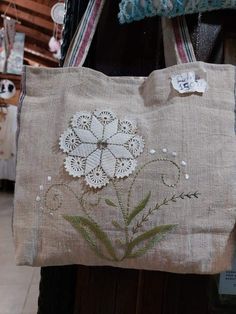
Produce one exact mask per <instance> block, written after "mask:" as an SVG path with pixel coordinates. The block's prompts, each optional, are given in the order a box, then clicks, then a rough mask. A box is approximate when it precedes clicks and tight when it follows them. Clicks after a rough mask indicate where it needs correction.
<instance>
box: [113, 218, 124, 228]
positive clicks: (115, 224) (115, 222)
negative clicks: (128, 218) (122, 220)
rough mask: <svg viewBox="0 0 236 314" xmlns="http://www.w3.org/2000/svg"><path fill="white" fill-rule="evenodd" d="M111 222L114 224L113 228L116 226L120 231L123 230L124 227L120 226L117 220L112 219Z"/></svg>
mask: <svg viewBox="0 0 236 314" xmlns="http://www.w3.org/2000/svg"><path fill="white" fill-rule="evenodd" d="M112 224H113V226H114V227H115V228H117V229H118V230H121V231H123V230H124V228H122V227H121V225H120V224H118V222H117V221H115V220H112Z"/></svg>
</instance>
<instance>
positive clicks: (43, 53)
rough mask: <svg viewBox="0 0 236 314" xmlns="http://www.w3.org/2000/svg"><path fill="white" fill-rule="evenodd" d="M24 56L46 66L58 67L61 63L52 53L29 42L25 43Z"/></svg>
mask: <svg viewBox="0 0 236 314" xmlns="http://www.w3.org/2000/svg"><path fill="white" fill-rule="evenodd" d="M24 57H25V58H26V59H27V58H28V59H31V60H32V61H34V62H36V63H38V64H40V65H44V66H51V67H57V66H58V64H59V60H57V59H55V58H54V57H53V55H52V53H50V52H49V51H47V50H45V49H42V48H39V47H38V46H36V45H32V44H29V43H26V45H25V48H24Z"/></svg>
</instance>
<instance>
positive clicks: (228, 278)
mask: <svg viewBox="0 0 236 314" xmlns="http://www.w3.org/2000/svg"><path fill="white" fill-rule="evenodd" d="M219 294H229V295H236V257H235V260H234V265H233V269H232V271H226V272H224V273H221V274H220V282H219Z"/></svg>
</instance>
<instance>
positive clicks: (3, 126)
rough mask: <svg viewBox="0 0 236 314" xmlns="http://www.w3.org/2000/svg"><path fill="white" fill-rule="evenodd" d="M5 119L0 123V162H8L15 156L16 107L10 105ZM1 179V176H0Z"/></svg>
mask: <svg viewBox="0 0 236 314" xmlns="http://www.w3.org/2000/svg"><path fill="white" fill-rule="evenodd" d="M5 110H6V111H7V114H6V116H5V119H3V120H2V121H0V160H9V159H11V158H12V157H13V156H14V155H15V150H16V148H15V146H16V145H15V141H16V139H15V137H16V115H17V108H16V106H12V105H10V106H9V107H8V108H7V109H5ZM0 177H1V174H0Z"/></svg>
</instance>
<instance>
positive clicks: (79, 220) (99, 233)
mask: <svg viewBox="0 0 236 314" xmlns="http://www.w3.org/2000/svg"><path fill="white" fill-rule="evenodd" d="M64 218H65V219H66V220H67V221H68V222H70V223H71V225H72V226H73V227H74V228H75V229H77V230H78V231H80V230H81V226H82V227H85V228H87V229H88V230H89V231H90V232H92V233H93V234H94V235H95V237H96V239H97V240H99V241H100V242H101V243H102V244H103V245H104V247H105V248H106V250H107V252H108V254H109V255H110V256H111V257H112V258H113V260H117V257H116V254H115V250H114V248H113V246H112V243H111V241H110V239H109V238H108V236H107V234H106V233H105V232H104V231H103V230H102V229H101V228H100V227H99V226H98V225H97V224H96V223H94V222H92V221H90V220H89V219H87V218H84V217H81V216H64ZM82 235H83V234H82ZM85 240H86V241H87V239H86V238H85Z"/></svg>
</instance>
